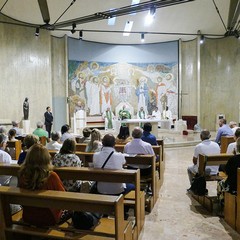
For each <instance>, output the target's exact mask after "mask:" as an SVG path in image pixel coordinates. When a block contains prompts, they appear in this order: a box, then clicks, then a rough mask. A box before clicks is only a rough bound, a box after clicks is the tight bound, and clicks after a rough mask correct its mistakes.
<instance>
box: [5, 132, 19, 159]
mask: <svg viewBox="0 0 240 240" xmlns="http://www.w3.org/2000/svg"><path fill="white" fill-rule="evenodd" d="M15 137H16V130H15V129H13V128H12V129H10V130H9V131H8V141H11V142H16V141H18V140H17V139H16V138H15ZM7 152H8V153H9V154H10V156H11V158H12V159H15V154H16V149H15V148H13V147H9V148H8V149H7ZM15 160H17V159H15Z"/></svg>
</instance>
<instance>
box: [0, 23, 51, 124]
mask: <svg viewBox="0 0 240 240" xmlns="http://www.w3.org/2000/svg"><path fill="white" fill-rule="evenodd" d="M34 33H35V29H34V28H25V27H16V26H13V25H7V24H2V23H0V53H1V54H0V69H1V70H0V79H1V94H0V109H1V117H0V118H1V119H10V120H17V121H20V120H21V119H22V118H23V109H22V108H23V107H22V105H23V101H24V98H25V97H28V98H29V105H30V112H29V120H30V121H31V128H35V126H36V122H37V121H39V120H43V114H44V112H45V109H46V106H47V105H51V104H52V80H51V37H50V35H49V32H47V31H44V30H41V31H40V36H39V37H38V38H36V37H35V35H34Z"/></svg>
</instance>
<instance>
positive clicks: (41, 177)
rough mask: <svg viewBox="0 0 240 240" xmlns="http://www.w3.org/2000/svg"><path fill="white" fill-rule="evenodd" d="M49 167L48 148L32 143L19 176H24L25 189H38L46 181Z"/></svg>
mask: <svg viewBox="0 0 240 240" xmlns="http://www.w3.org/2000/svg"><path fill="white" fill-rule="evenodd" d="M51 168H52V165H51V157H50V155H49V152H48V150H47V149H46V148H45V147H44V146H42V145H41V144H34V145H33V146H32V147H31V148H30V149H29V151H28V153H27V156H26V158H25V161H24V163H23V165H22V166H21V168H20V172H19V176H20V177H21V176H23V177H24V185H25V187H26V188H27V189H30V190H35V189H40V188H41V187H42V186H43V185H44V183H45V182H46V180H47V178H48V176H49V171H50V170H51Z"/></svg>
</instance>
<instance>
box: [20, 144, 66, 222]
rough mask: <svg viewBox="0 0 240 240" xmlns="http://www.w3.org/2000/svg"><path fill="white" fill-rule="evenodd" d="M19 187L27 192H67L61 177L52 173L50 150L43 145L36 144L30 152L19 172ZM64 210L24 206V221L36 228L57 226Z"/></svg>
mask: <svg viewBox="0 0 240 240" xmlns="http://www.w3.org/2000/svg"><path fill="white" fill-rule="evenodd" d="M18 186H19V187H20V188H23V189H27V190H31V191H34V190H55V191H65V189H64V186H63V184H62V182H61V180H60V178H59V176H58V175H57V174H56V173H55V172H53V171H52V165H51V163H50V155H49V153H48V150H47V149H46V148H45V147H44V146H42V145H41V144H34V145H33V146H32V147H31V148H30V149H29V151H28V154H27V156H26V159H25V162H24V164H23V165H22V166H21V168H20V170H19V178H18ZM61 215H62V210H59V209H48V208H37V207H30V206H23V216H22V218H23V221H24V222H26V223H29V224H31V225H36V226H52V225H55V224H57V223H58V222H59V221H60V219H61Z"/></svg>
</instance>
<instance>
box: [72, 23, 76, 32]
mask: <svg viewBox="0 0 240 240" xmlns="http://www.w3.org/2000/svg"><path fill="white" fill-rule="evenodd" d="M75 28H76V23H73V24H72V30H71V33H72V34H74V33H75V32H76V30H75Z"/></svg>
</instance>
